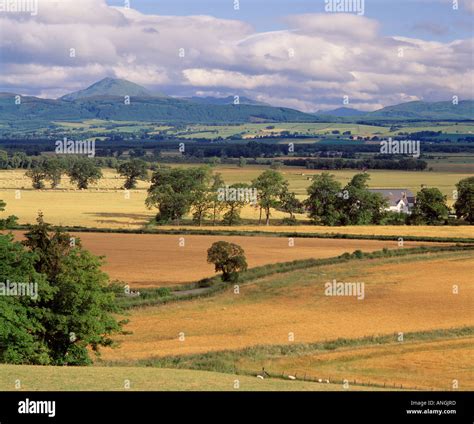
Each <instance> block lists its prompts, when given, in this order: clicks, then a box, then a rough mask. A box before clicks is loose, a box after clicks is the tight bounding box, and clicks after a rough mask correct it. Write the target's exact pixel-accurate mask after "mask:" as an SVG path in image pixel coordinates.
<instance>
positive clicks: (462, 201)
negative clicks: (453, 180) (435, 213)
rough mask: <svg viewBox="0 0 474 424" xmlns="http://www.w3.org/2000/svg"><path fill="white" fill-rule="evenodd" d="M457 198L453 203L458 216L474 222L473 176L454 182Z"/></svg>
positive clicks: (471, 222)
mask: <svg viewBox="0 0 474 424" xmlns="http://www.w3.org/2000/svg"><path fill="white" fill-rule="evenodd" d="M456 188H457V190H458V193H457V194H458V198H457V200H456V203H455V204H454V209H455V210H456V215H457V217H458V218H461V219H465V220H466V221H467V222H469V223H470V224H474V177H469V178H465V179H464V180H461V181H459V182H458V183H457V184H456Z"/></svg>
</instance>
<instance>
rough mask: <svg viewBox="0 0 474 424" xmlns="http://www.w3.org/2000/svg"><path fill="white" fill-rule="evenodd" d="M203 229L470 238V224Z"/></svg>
mask: <svg viewBox="0 0 474 424" xmlns="http://www.w3.org/2000/svg"><path fill="white" fill-rule="evenodd" d="M159 228H160V229H164V230H172V229H176V227H173V226H170V225H164V226H162V227H159ZM180 228H181V229H183V230H193V229H194V230H195V229H196V227H192V226H186V225H183V226H181V227H180ZM205 229H206V230H207V231H235V232H242V231H248V232H252V231H263V232H269V233H290V234H298V233H300V234H304V233H307V234H352V235H362V236H375V235H379V236H394V237H403V236H412V237H447V238H474V226H472V225H459V226H458V225H456V226H429V225H417V226H409V225H357V226H347V227H327V226H321V225H298V226H285V225H269V226H266V225H260V226H259V225H238V226H237V225H236V226H232V227H225V226H219V225H217V226H215V227H205Z"/></svg>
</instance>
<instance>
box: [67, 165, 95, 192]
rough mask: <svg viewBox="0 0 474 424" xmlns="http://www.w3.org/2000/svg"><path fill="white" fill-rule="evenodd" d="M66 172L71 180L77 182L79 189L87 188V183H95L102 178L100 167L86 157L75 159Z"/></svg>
mask: <svg viewBox="0 0 474 424" xmlns="http://www.w3.org/2000/svg"><path fill="white" fill-rule="evenodd" d="M67 174H68V176H69V178H70V179H71V182H73V183H75V184H77V188H78V189H79V190H82V189H84V190H85V189H87V188H88V187H89V184H92V183H95V182H97V181H99V180H100V179H101V178H102V171H101V170H100V168H99V167H98V166H97V165H96V164H95V163H94V162H93V161H92V160H90V159H88V158H78V159H76V160H75V161H74V162H73V164H72V165H71V167H70V168H69V169H68V171H67Z"/></svg>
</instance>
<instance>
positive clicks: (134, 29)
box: [0, 0, 474, 111]
mask: <svg viewBox="0 0 474 424" xmlns="http://www.w3.org/2000/svg"><path fill="white" fill-rule="evenodd" d="M469 5H471V6H472V1H470V2H467V1H465V2H463V6H464V7H471V6H469ZM286 22H287V24H288V29H286V30H280V31H273V32H265V33H257V32H256V31H255V30H254V29H253V28H252V27H251V26H249V25H248V24H247V23H244V22H241V21H237V20H225V19H218V18H214V17H210V16H159V15H145V14H142V13H140V12H138V11H136V10H133V9H126V8H117V7H109V6H107V5H106V3H105V0H81V2H78V1H76V0H62V1H61V2H58V1H57V0H40V8H39V14H38V16H36V17H32V16H19V15H17V14H8V13H4V14H2V15H0V63H1V66H2V72H1V73H0V91H12V92H21V93H22V94H29V95H42V96H48V97H57V96H59V95H62V94H64V93H66V92H69V91H73V90H78V89H82V88H84V87H85V86H87V85H88V84H91V83H93V82H95V81H97V80H98V79H101V78H103V77H105V76H116V77H118V78H125V79H129V80H131V81H134V82H136V83H138V84H142V85H145V86H147V87H149V88H152V89H156V90H158V91H167V90H168V91H171V90H173V92H175V93H176V94H179V95H193V94H196V93H198V92H204V93H205V92H218V93H223V94H226V95H241V96H249V97H253V98H256V99H259V100H262V101H266V102H270V103H273V104H276V105H282V106H288V107H296V108H300V109H302V110H305V111H313V110H318V109H323V108H326V109H327V108H328V107H327V106H328V105H333V106H335V107H338V106H341V105H342V98H343V96H346V95H347V96H349V98H350V99H351V106H353V107H360V108H363V109H366V110H369V109H372V108H375V107H379V106H381V105H389V104H393V103H398V102H401V101H407V99H409V100H412V99H425V100H441V99H448V98H451V97H452V96H453V95H458V96H459V97H460V98H461V99H462V98H472V97H473V93H472V90H473V87H472V80H473V76H474V73H473V70H472V63H471V61H472V51H473V40H472V39H469V40H456V41H453V42H445V43H442V42H433V41H425V40H421V39H414V38H407V37H397V36H393V37H383V36H381V35H380V32H379V23H378V22H376V21H374V20H372V19H369V18H367V17H363V16H355V15H347V14H306V15H296V16H290V17H287V19H286ZM70 49H75V53H76V56H75V57H70ZM183 53H184V54H183Z"/></svg>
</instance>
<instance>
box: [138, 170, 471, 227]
mask: <svg viewBox="0 0 474 424" xmlns="http://www.w3.org/2000/svg"><path fill="white" fill-rule="evenodd" d="M369 180H370V175H369V174H367V173H359V174H356V175H354V177H353V178H352V179H351V181H350V182H349V183H348V184H346V185H345V186H342V185H341V184H340V183H339V182H338V181H337V180H336V177H335V176H334V175H332V174H329V173H327V172H323V173H322V174H320V175H315V176H314V177H313V180H312V183H311V185H310V186H309V187H308V189H307V193H308V198H307V199H306V200H304V201H301V200H299V199H298V198H297V197H296V195H295V193H293V192H291V191H289V188H288V181H286V180H285V179H284V177H283V175H282V174H281V173H279V172H278V171H276V170H272V169H270V170H266V171H264V172H263V173H262V174H261V175H259V176H258V177H257V178H256V179H254V180H253V181H252V182H251V184H250V185H249V184H243V183H237V184H233V185H230V186H226V184H225V182H224V181H223V179H222V176H221V175H220V174H218V173H217V174H213V173H212V172H211V170H210V168H208V167H197V168H166V167H162V168H160V169H159V170H157V171H156V172H155V173H154V174H153V176H152V179H151V186H150V188H149V190H148V197H147V199H146V205H147V206H148V207H149V208H157V209H158V214H157V216H156V222H157V223H160V224H165V223H170V222H174V223H175V224H178V225H179V224H180V222H181V221H182V219H183V218H184V217H185V216H186V215H187V214H189V213H191V212H192V214H193V215H192V216H193V220H194V221H195V222H196V223H197V224H198V225H202V223H203V222H204V221H205V220H211V222H212V224H213V225H215V224H216V223H217V220H218V219H219V216H220V214H221V213H222V212H224V215H223V217H222V221H221V223H222V224H224V225H230V226H231V225H237V224H239V223H240V222H241V218H240V213H241V210H242V208H243V207H244V206H245V204H246V203H248V202H247V201H246V199H243V198H239V197H237V196H234V197H226V198H224V199H222V198H219V190H220V189H222V187H224V186H226V187H227V188H228V190H229V192H231V191H232V190H234V192H237V193H238V192H239V190H246V189H247V190H250V189H255V190H256V193H257V194H256V199H255V203H254V204H253V205H252V206H254V207H255V208H257V209H258V210H259V224H262V223H263V220H264V221H265V224H266V225H269V224H270V217H271V214H272V211H273V210H278V211H282V212H285V213H288V214H289V217H287V218H285V219H284V220H283V223H285V224H296V223H297V220H296V217H295V215H296V214H302V213H307V214H308V216H309V218H310V219H311V221H312V223H314V224H317V225H328V226H335V225H370V224H373V225H402V224H410V225H441V224H446V223H448V218H449V214H450V209H449V207H448V205H447V203H446V202H447V197H446V196H445V195H443V194H442V193H441V191H440V190H439V189H437V188H427V187H424V188H422V189H421V190H420V191H419V192H418V193H417V195H416V202H415V205H414V207H413V209H412V211H411V213H410V214H404V213H396V212H392V211H388V210H387V208H388V203H387V200H386V199H385V198H384V197H383V196H382V195H381V194H380V193H374V192H372V191H370V189H369V185H368V183H369ZM456 187H457V199H456V202H455V204H454V210H455V213H456V216H457V217H458V218H459V219H462V220H464V221H466V222H468V223H470V224H472V223H474V177H470V178H466V179H464V180H461V181H460V182H459V183H458V184H457V185H456Z"/></svg>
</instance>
